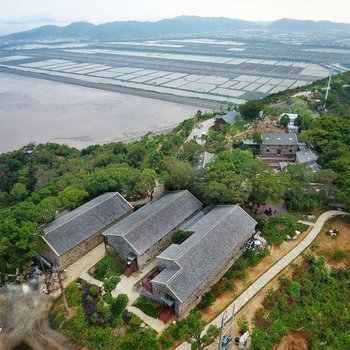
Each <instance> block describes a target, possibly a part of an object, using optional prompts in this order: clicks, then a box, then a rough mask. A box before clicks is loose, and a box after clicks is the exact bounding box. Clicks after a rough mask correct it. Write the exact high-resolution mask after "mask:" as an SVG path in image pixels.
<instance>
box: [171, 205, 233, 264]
mask: <svg viewBox="0 0 350 350" xmlns="http://www.w3.org/2000/svg"><path fill="white" fill-rule="evenodd" d="M227 206H229V205H227ZM237 207H238V205H237V204H235V205H234V206H233V208H232V209H231V210H229V211H228V212H227V213H226V214H225V215H224V216H223V217H222V218H221V219H220V220H219V221H218V222H217V223H216V224H215V225H213V226H211V227H210V228H209V229H208V230H207V231H205V232H204V233H203V234H201V235H200V236H198V239H197V240H196V241H194V242H193V243H192V244H191V245H190V246H188V247H187V248H186V249H185V250H184V251H183V252H182V253H181V254H179V255H178V256H177V257H176V258H175V262H176V263H178V262H177V260H178V259H179V258H180V257H181V256H182V255H184V254H185V253H186V252H187V251H189V250H190V249H191V248H192V247H193V246H195V245H196V244H197V243H198V242H199V241H200V240H201V239H202V238H203V237H204V236H206V235H207V234H208V233H209V232H210V231H212V230H213V229H214V228H215V227H216V226H217V225H219V224H220V223H221V222H222V221H223V220H224V219H226V218H227V216H228V215H229V214H231V213H233V212H234V211H235V210H236V208H237ZM214 209H215V208H213V209H212V210H214ZM209 213H210V212H209ZM209 213H208V214H209ZM208 214H207V215H208ZM178 265H179V266H180V264H178Z"/></svg>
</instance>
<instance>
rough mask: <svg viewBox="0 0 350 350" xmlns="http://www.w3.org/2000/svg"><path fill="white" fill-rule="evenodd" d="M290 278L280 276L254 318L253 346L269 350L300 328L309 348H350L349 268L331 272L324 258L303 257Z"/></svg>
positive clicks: (341, 349)
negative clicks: (277, 287)
mask: <svg viewBox="0 0 350 350" xmlns="http://www.w3.org/2000/svg"><path fill="white" fill-rule="evenodd" d="M297 270H301V271H299V272H298V273H297V274H293V279H290V278H288V277H283V278H280V287H279V289H278V290H276V291H273V290H270V291H269V292H268V293H267V295H266V297H265V299H264V301H263V303H262V305H263V307H262V308H261V309H259V310H258V311H257V312H256V314H255V318H254V324H255V328H254V330H253V346H252V349H256V350H270V349H272V348H273V347H274V345H275V344H276V343H278V342H279V341H280V340H281V339H282V338H283V337H284V336H285V335H287V334H288V333H289V332H291V331H294V330H297V329H300V328H303V331H304V332H305V333H306V337H307V339H308V342H309V348H310V349H325V348H327V349H332V350H333V349H334V350H343V349H348V348H350V337H349V332H348V330H349V328H348V327H349V322H350V290H349V278H350V269H349V268H339V269H333V270H332V271H330V270H329V269H328V268H327V265H326V261H325V259H324V258H320V259H316V258H314V257H312V256H305V258H304V263H303V264H302V265H298V269H297Z"/></svg>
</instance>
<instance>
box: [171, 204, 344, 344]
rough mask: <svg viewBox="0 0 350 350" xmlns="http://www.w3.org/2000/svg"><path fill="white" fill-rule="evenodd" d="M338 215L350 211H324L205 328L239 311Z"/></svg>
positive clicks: (218, 323) (217, 323)
mask: <svg viewBox="0 0 350 350" xmlns="http://www.w3.org/2000/svg"><path fill="white" fill-rule="evenodd" d="M337 215H349V213H345V212H341V211H336V210H330V211H327V212H324V213H323V214H321V215H320V217H319V218H318V219H317V221H316V222H315V224H314V226H313V228H312V229H311V231H310V232H309V234H308V235H307V236H306V237H305V238H304V239H303V240H302V241H301V242H300V243H299V244H298V245H297V246H296V247H295V248H294V249H293V250H292V251H290V252H289V253H288V254H286V255H285V256H284V257H283V258H282V259H281V260H280V261H278V262H277V263H276V264H275V265H274V266H272V267H271V268H270V269H269V270H268V271H267V272H265V273H264V274H263V275H262V276H261V277H259V278H258V279H257V280H256V281H255V282H254V283H253V284H252V285H251V286H250V287H249V288H248V289H246V290H245V291H244V292H243V293H242V294H241V295H240V296H238V297H237V298H236V299H235V300H234V301H233V302H232V303H231V304H230V305H229V306H228V307H227V308H226V309H225V310H224V311H223V312H222V313H221V314H220V315H219V316H217V317H216V318H215V319H214V320H213V321H212V322H210V323H209V324H207V326H206V327H205V329H204V332H206V331H207V330H208V328H209V326H210V325H215V326H217V327H220V326H221V318H222V316H223V314H224V313H225V312H227V313H228V315H231V313H232V307H233V305H234V304H235V313H237V312H238V311H239V310H240V309H241V308H242V307H243V306H244V305H245V304H246V303H247V302H248V301H249V300H250V299H252V298H253V297H254V296H255V295H256V294H257V293H258V292H259V291H260V290H261V289H262V288H263V287H264V286H265V285H266V284H267V283H268V282H270V281H271V280H272V279H273V278H275V277H276V276H277V275H278V274H279V273H280V272H281V271H282V270H284V269H285V268H286V267H287V266H288V265H289V264H290V263H291V262H292V261H293V260H295V259H296V258H297V257H298V256H299V255H300V254H301V253H302V252H303V251H304V250H305V249H306V248H307V247H308V246H309V245H310V244H311V243H312V241H313V240H314V239H315V238H316V237H317V235H318V234H319V233H320V231H321V229H322V227H323V225H324V223H325V222H326V221H327V220H329V219H330V218H332V217H334V216H337ZM176 349H177V350H190V349H191V345H190V344H189V343H187V342H184V343H182V344H181V345H179V346H178V347H177V348H176Z"/></svg>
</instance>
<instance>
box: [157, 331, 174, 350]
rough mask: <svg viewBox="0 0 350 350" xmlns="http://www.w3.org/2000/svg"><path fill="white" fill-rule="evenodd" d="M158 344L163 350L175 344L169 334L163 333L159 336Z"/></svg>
mask: <svg viewBox="0 0 350 350" xmlns="http://www.w3.org/2000/svg"><path fill="white" fill-rule="evenodd" d="M159 342H160V345H161V346H162V348H163V349H167V348H170V347H171V346H173V345H174V343H175V341H174V338H173V337H172V336H171V334H169V333H165V332H164V333H163V334H162V335H161V336H160V338H159Z"/></svg>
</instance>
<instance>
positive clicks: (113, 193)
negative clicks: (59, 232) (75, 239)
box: [44, 192, 130, 235]
mask: <svg viewBox="0 0 350 350" xmlns="http://www.w3.org/2000/svg"><path fill="white" fill-rule="evenodd" d="M106 193H111V194H112V195H111V196H109V197H108V198H105V199H104V200H103V201H101V202H99V203H96V204H95V205H94V206H92V207H91V208H88V209H86V210H84V211H83V212H81V213H79V214H77V215H75V216H73V217H72V218H70V219H69V220H67V221H65V222H63V223H62V224H60V225H58V226H56V227H54V228H52V229H51V230H49V231H47V232H45V227H44V233H45V235H47V234H49V233H50V232H52V231H54V230H56V229H58V228H59V227H61V226H63V225H65V224H67V223H68V222H70V221H72V220H74V219H76V218H77V217H79V216H81V215H83V214H85V213H86V212H88V211H89V210H91V209H93V208H96V207H97V206H98V205H100V204H102V203H104V202H105V201H107V200H108V199H111V198H112V197H114V196H115V195H117V194H118V195H119V196H121V195H120V193H119V192H106ZM104 194H105V193H104ZM104 194H101V196H103V195H104ZM98 197H100V196H98ZM98 197H95V198H94V199H96V198H98ZM121 197H122V196H121ZM94 199H91V201H93V200H94ZM91 201H89V202H91ZM125 201H126V200H125ZM89 202H86V203H84V204H83V205H85V204H88V203H89ZM126 202H127V203H129V202H128V201H126ZM129 204H130V203H129ZM83 205H81V206H80V207H82V206H83ZM80 207H78V208H75V209H73V210H72V211H70V212H68V213H67V214H69V213H72V212H74V210H76V209H79V208H80ZM54 222H55V220H54V221H52V222H51V223H54Z"/></svg>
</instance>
